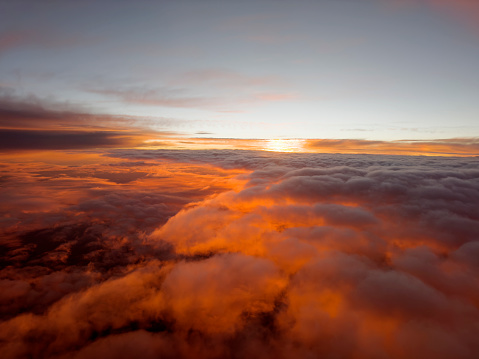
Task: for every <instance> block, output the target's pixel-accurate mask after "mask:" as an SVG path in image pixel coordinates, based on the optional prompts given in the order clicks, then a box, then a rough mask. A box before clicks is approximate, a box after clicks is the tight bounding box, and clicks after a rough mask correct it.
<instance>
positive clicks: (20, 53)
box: [0, 0, 479, 152]
mask: <svg viewBox="0 0 479 359" xmlns="http://www.w3.org/2000/svg"><path fill="white" fill-rule="evenodd" d="M0 7H1V8H0V10H1V11H0V13H1V15H0V16H1V21H0V34H1V35H0V96H1V100H2V102H5V104H4V105H5V106H10V107H11V106H16V107H15V108H16V109H18V108H21V109H24V108H25V107H28V106H30V107H31V106H36V107H37V108H39V107H41V108H42V109H45V110H51V111H69V112H74V113H81V114H82V115H85V114H89V115H92V116H96V117H95V119H94V120H91V121H89V123H88V125H89V126H93V125H95V126H104V127H108V128H110V129H111V128H112V127H118V126H122V127H123V129H124V127H125V126H126V127H129V128H134V129H138V130H139V131H140V130H141V132H142V133H143V134H147V137H148V138H142V141H144V140H148V139H149V140H155V139H156V140H158V141H161V140H162V139H165V137H168V136H169V137H171V136H176V137H187V138H234V139H270V140H271V139H330V140H331V139H336V140H338V139H353V140H368V141H400V140H415V141H417V140H426V141H431V140H436V139H457V138H460V139H464V138H468V139H471V138H472V139H474V141H475V138H476V137H477V136H478V134H479V125H478V118H479V112H478V108H477V98H478V97H479V72H478V71H477V58H479V26H478V25H477V23H478V22H479V4H478V3H477V1H474V0H459V1H452V0H450V1H448V0H358V1H347V0H336V1H333V0H319V1H307V0H302V1H298V2H296V1H295V2H293V1H266V0H261V1H213V0H204V1H135V2H131V1H82V2H74V1H33V2H32V1H22V0H21V1H1V2H0ZM83 117H84V116H83ZM105 117H106V118H109V119H110V121H107V120H106V119H105ZM112 118H113V119H114V120H115V121H113V122H112ZM125 118H127V119H128V121H127V123H125ZM120 119H121V120H122V121H123V122H122V121H120ZM55 124H56V125H57V127H58V126H63V127H65V126H66V124H65V123H63V122H62V121H56V123H50V124H47V123H46V122H44V123H42V124H41V125H40V127H41V129H44V130H47V129H50V128H53V127H54V125H55ZM69 125H70V126H71V125H72V123H69ZM11 126H12V125H11V124H5V123H3V124H2V128H6V127H11ZM17 127H18V125H17ZM37 129H39V128H37ZM77 129H78V128H77ZM163 143H164V142H163ZM150 144H151V143H150ZM476 152H477V151H476Z"/></svg>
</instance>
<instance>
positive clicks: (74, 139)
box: [0, 129, 132, 151]
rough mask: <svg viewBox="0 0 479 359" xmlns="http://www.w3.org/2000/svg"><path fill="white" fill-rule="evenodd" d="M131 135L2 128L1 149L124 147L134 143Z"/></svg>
mask: <svg viewBox="0 0 479 359" xmlns="http://www.w3.org/2000/svg"><path fill="white" fill-rule="evenodd" d="M131 137H132V136H131V135H130V136H129V135H128V134H127V133H120V132H113V131H111V132H110V131H96V132H89V131H41V130H33V131H28V130H10V129H9V130H0V151H5V150H64V149H81V148H98V147H122V146H127V145H130V144H132V143H131V142H132V139H131Z"/></svg>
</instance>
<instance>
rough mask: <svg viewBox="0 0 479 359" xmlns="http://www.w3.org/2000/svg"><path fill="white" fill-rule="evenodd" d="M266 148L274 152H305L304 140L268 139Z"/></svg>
mask: <svg viewBox="0 0 479 359" xmlns="http://www.w3.org/2000/svg"><path fill="white" fill-rule="evenodd" d="M264 149H265V151H272V152H304V140H297V139H296V140H290V139H287V140H286V139H274V140H268V141H266V145H265V148H264Z"/></svg>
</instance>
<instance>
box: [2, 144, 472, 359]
mask: <svg viewBox="0 0 479 359" xmlns="http://www.w3.org/2000/svg"><path fill="white" fill-rule="evenodd" d="M101 158H102V161H104V162H103V164H102V165H101V166H100V168H98V167H97V166H96V165H94V164H91V163H90V164H85V163H83V164H82V165H80V166H79V167H70V166H65V165H59V164H58V165H56V166H53V165H49V166H50V167H55V168H50V170H48V169H45V168H43V167H48V165H47V164H44V165H41V166H40V165H38V167H39V168H36V169H32V168H29V167H24V166H22V164H21V163H20V162H18V160H17V163H16V164H15V165H14V164H13V162H12V163H10V164H9V165H8V166H10V167H8V169H7V167H4V169H3V170H4V172H5V174H4V176H5V177H4V179H3V181H4V184H5V186H4V187H5V188H7V190H6V191H5V192H3V193H2V197H4V198H6V199H8V201H9V202H8V205H9V207H10V208H12V209H14V210H13V211H12V212H11V215H10V217H8V216H4V219H3V220H4V221H5V222H3V223H4V224H5V227H6V225H7V224H8V230H6V231H5V232H4V233H5V236H3V238H4V239H2V242H1V245H2V248H4V249H5V250H4V253H5V254H4V255H2V258H1V260H2V262H3V263H4V264H5V266H4V269H2V270H1V271H0V288H1V289H2V290H1V291H0V293H1V294H0V300H1V303H2V308H5V310H4V311H2V319H3V322H2V323H1V324H0V346H1V350H2V355H3V356H4V357H6V358H22V357H51V358H91V357H99V356H101V357H106V358H116V357H124V358H129V357H133V356H135V355H136V354H135V353H138V352H139V351H141V353H142V355H143V356H144V357H146V358H155V357H165V358H178V357H180V358H187V357H196V358H225V357H238V358H241V357H253V358H255V357H265V358H297V357H326V358H334V357H338V358H352V357H354V358H424V357H431V358H444V359H445V358H451V357H454V358H464V359H469V358H470V359H472V358H475V356H476V355H477V353H478V351H479V341H478V340H477V336H476V335H475V333H476V330H477V328H478V325H479V306H478V303H479V290H478V288H479V283H478V279H477V278H478V274H479V265H478V261H477V253H478V250H479V247H478V245H477V243H478V238H479V215H478V213H477V203H478V202H479V181H478V179H479V171H478V169H477V168H478V160H477V158H452V157H451V158H440V157H412V156H374V155H329V154H284V153H267V152H260V151H256V152H255V151H227V150H224V151H166V150H159V151H158V150H157V151H154V150H149V151H139V150H137V151H134V150H121V151H120V150H119V151H114V152H110V153H109V154H106V156H103V157H101ZM40 167H42V168H40ZM7 171H8V173H9V174H10V176H11V177H7ZM130 171H131V172H132V173H134V175H132V176H133V177H131V178H130V180H129V181H121V180H118V178H120V177H121V176H120V174H121V173H125V174H126V173H129V172H130ZM110 172H111V173H110ZM108 173H110V174H108ZM141 173H143V174H141ZM113 174H115V175H113ZM66 183H68V186H67V185H66ZM27 186H28V187H33V186H34V187H35V188H36V190H35V191H34V192H32V193H29V194H28V193H27V195H25V196H21V195H20V194H17V195H15V196H14V195H10V197H9V196H7V193H8V191H10V192H11V190H12V189H13V188H17V189H22V188H26V187H27ZM55 191H64V194H63V196H61V197H55V196H53V195H52V193H54V192H55ZM33 193H35V194H36V197H33ZM66 193H70V199H69V200H68V201H66V202H62V200H61V198H65V194H66ZM15 204H16V206H15ZM27 205H28V206H29V207H28V210H27V209H26V208H27V207H26V206H27ZM26 211H28V212H29V213H28V215H26Z"/></svg>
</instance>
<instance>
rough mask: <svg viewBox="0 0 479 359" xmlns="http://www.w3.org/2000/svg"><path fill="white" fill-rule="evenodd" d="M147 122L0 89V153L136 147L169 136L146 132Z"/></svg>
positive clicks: (166, 133)
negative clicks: (150, 140) (158, 137)
mask: <svg viewBox="0 0 479 359" xmlns="http://www.w3.org/2000/svg"><path fill="white" fill-rule="evenodd" d="M172 121H173V120H165V119H161V120H160V121H158V122H160V123H161V122H162V123H164V124H167V123H168V122H172ZM150 122H152V120H151V119H145V118H137V117H125V116H119V115H117V116H115V115H102V114H95V113H92V112H91V111H89V110H87V109H86V108H82V107H78V106H75V105H72V104H69V103H59V102H54V101H49V100H45V99H42V98H38V97H37V96H34V95H30V96H27V97H22V96H19V95H17V94H16V93H15V91H14V90H12V89H10V88H1V87H0V151H17V150H59V149H81V148H99V147H116V148H118V147H136V146H139V145H141V144H143V142H144V141H145V140H148V139H151V137H152V136H161V137H162V138H164V137H168V136H170V135H172V133H171V132H167V131H163V132H161V131H155V130H151V129H148V128H147V127H148V125H149V124H150ZM173 122H174V121H173Z"/></svg>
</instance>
